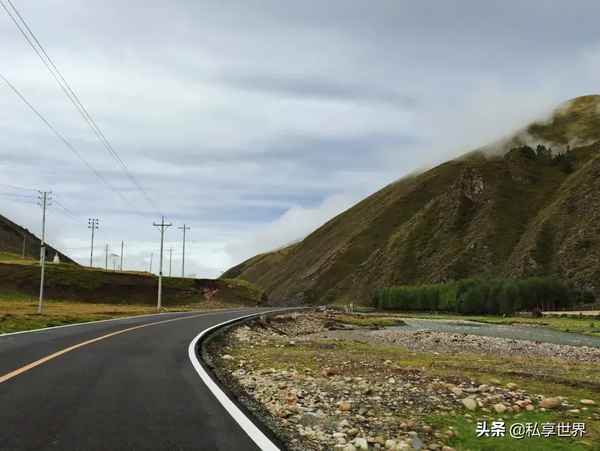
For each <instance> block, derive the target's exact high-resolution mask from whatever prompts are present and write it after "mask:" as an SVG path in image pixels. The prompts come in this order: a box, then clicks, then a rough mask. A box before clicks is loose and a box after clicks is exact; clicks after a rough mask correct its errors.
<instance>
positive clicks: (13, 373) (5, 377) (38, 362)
mask: <svg viewBox="0 0 600 451" xmlns="http://www.w3.org/2000/svg"><path fill="white" fill-rule="evenodd" d="M204 315H205V314H204V313H203V314H200V315H193V316H184V317H180V318H172V319H165V320H162V321H156V322H154V323H146V324H140V325H139V326H133V327H128V328H127V329H121V330H117V331H116V332H111V333H109V334H106V335H102V336H100V337H96V338H92V339H91V340H87V341H83V342H81V343H78V344H76V345H73V346H69V347H68V348H65V349H61V350H60V351H57V352H55V353H53V354H50V355H47V356H46V357H42V358H41V359H39V360H36V361H35V362H31V363H28V364H27V365H25V366H22V367H21V368H18V369H16V370H14V371H11V372H10V373H6V374H5V375H3V376H0V384H1V383H3V382H6V381H8V380H10V379H12V378H13V377H17V376H18V375H19V374H23V373H24V372H26V371H29V370H31V369H33V368H35V367H36V366H40V365H42V364H44V363H46V362H48V361H50V360H52V359H55V358H57V357H60V356H61V355H63V354H66V353H67V352H71V351H74V350H76V349H79V348H81V347H83V346H87V345H90V344H92V343H96V342H97V341H100V340H105V339H107V338H110V337H114V336H115V335H120V334H124V333H125V332H131V331H133V330H137V329H142V328H144V327H149V326H156V325H158V324H165V323H170V322H173V321H179V320H182V319H191V318H198V317H199V316H204Z"/></svg>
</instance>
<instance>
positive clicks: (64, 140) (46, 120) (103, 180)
mask: <svg viewBox="0 0 600 451" xmlns="http://www.w3.org/2000/svg"><path fill="white" fill-rule="evenodd" d="M0 78H1V79H2V81H4V83H5V84H6V85H7V86H8V87H9V88H10V89H11V90H12V91H13V92H14V93H15V94H16V95H17V97H19V99H20V100H21V101H22V102H23V103H24V104H25V105H27V106H28V107H29V109H30V110H31V111H32V112H33V113H34V114H35V115H36V116H37V117H38V118H39V119H40V120H41V121H42V122H43V123H44V124H45V125H46V126H47V127H48V128H49V129H50V130H51V131H52V132H53V133H54V134H55V135H56V136H57V137H58V139H59V140H61V141H62V142H63V144H64V145H65V146H67V148H68V149H69V150H70V151H71V152H73V154H74V155H75V156H76V157H77V158H78V159H79V160H80V161H81V162H82V163H83V164H84V165H85V166H86V167H87V168H88V169H89V170H90V171H91V172H92V173H93V174H94V175H95V176H96V177H97V178H98V179H99V180H100V181H101V182H102V183H103V184H104V185H106V186H107V187H108V188H110V190H111V191H113V192H114V193H115V194H117V195H118V196H119V197H120V198H121V200H122V201H123V202H125V203H126V204H128V205H131V206H132V207H133V204H132V203H131V202H130V200H129V199H127V198H126V197H125V196H123V193H121V192H120V191H118V190H117V189H115V188H114V187H113V186H112V185H111V184H110V183H108V181H107V180H106V178H105V177H104V176H103V175H102V174H101V173H100V172H98V171H97V170H96V169H95V168H94V167H93V166H92V165H91V164H90V163H88V161H87V160H86V159H85V158H84V157H83V155H82V154H81V152H79V151H78V150H77V149H76V148H75V147H74V146H73V145H72V144H71V143H70V141H69V140H68V139H67V138H65V137H64V136H63V135H62V134H61V133H60V132H59V131H58V130H57V129H56V128H55V127H54V126H53V125H52V124H51V123H50V121H48V119H46V118H45V117H44V116H43V115H42V113H40V112H39V111H38V110H37V109H36V108H35V107H34V106H33V105H32V104H31V102H29V100H27V99H26V98H25V96H24V95H23V94H22V93H21V91H19V90H18V89H17V88H16V87H15V85H13V84H12V83H11V82H10V81H9V80H8V79H7V78H6V77H5V76H4V75H2V74H1V73H0ZM133 208H135V207H133Z"/></svg>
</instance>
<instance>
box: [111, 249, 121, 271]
mask: <svg viewBox="0 0 600 451" xmlns="http://www.w3.org/2000/svg"><path fill="white" fill-rule="evenodd" d="M117 258H119V254H115V253H111V254H110V259H111V261H112V266H113V271H116V270H117Z"/></svg>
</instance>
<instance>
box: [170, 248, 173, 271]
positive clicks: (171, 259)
mask: <svg viewBox="0 0 600 451" xmlns="http://www.w3.org/2000/svg"><path fill="white" fill-rule="evenodd" d="M172 262H173V248H172V247H170V248H169V277H171V263H172Z"/></svg>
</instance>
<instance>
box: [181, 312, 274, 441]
mask: <svg viewBox="0 0 600 451" xmlns="http://www.w3.org/2000/svg"><path fill="white" fill-rule="evenodd" d="M284 311H285V309H276V310H269V311H266V312H258V313H253V314H251V315H245V316H240V317H238V318H234V319H230V320H228V321H224V322H222V323H219V324H215V325H214V326H211V327H209V328H208V329H205V330H203V331H202V332H200V333H199V334H198V335H196V337H194V339H193V340H192V341H191V343H190V345H189V346H188V355H189V357H190V361H191V362H192V365H193V366H194V368H195V369H196V372H197V373H198V375H199V376H200V378H201V379H202V381H203V382H204V383H205V384H206V386H207V387H208V389H209V390H210V391H211V392H212V394H213V395H214V396H215V398H217V400H218V401H219V402H220V403H221V405H222V406H223V407H224V408H225V410H227V412H229V415H231V416H232V417H233V419H234V420H235V421H236V422H237V424H239V425H240V427H241V428H242V429H243V430H244V432H245V433H246V434H248V437H250V438H251V439H252V441H253V442H254V443H256V445H257V446H258V447H259V449H261V450H262V451H281V449H280V448H279V447H278V446H277V445H275V444H274V443H273V442H272V441H271V440H270V439H269V438H268V437H267V436H266V435H265V434H264V432H263V431H261V430H260V429H259V428H258V427H257V426H256V425H255V424H254V423H253V422H252V421H251V420H250V418H248V417H247V416H246V415H245V414H244V413H243V412H242V411H241V410H240V408H239V407H238V406H236V405H235V403H234V402H233V401H232V400H231V399H229V397H228V396H227V395H226V394H225V393H224V392H223V390H221V388H220V387H219V386H218V385H217V384H216V383H215V381H214V380H213V378H212V377H210V375H209V374H208V373H207V371H206V370H205V369H204V368H203V367H202V365H201V364H200V361H199V360H198V356H197V355H196V345H197V344H198V341H199V340H200V339H201V338H202V337H204V336H205V335H206V334H208V333H209V332H210V331H212V330H214V329H217V328H218V327H222V326H225V325H226V324H230V323H233V322H235V321H239V320H242V319H246V318H250V317H252V316H260V315H267V314H269V313H273V312H284Z"/></svg>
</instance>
